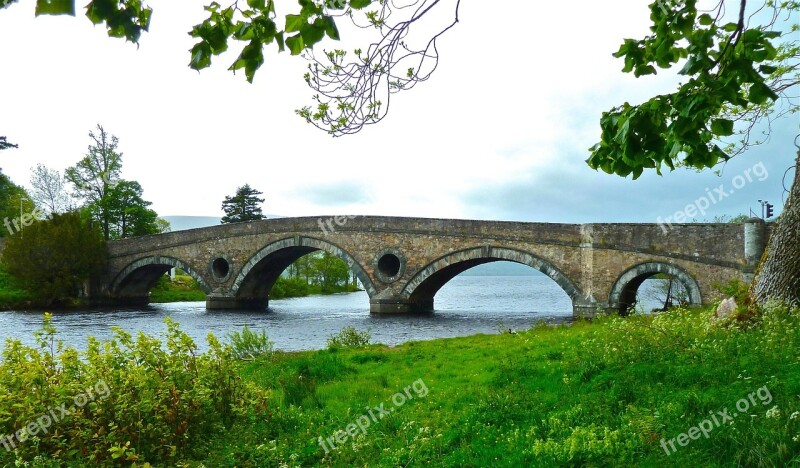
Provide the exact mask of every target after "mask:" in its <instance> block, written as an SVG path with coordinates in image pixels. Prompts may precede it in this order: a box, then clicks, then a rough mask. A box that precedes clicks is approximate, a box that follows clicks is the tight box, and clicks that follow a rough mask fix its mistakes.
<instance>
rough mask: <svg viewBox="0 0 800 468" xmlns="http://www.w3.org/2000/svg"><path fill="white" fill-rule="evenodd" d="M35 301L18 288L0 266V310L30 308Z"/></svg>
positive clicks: (27, 293)
mask: <svg viewBox="0 0 800 468" xmlns="http://www.w3.org/2000/svg"><path fill="white" fill-rule="evenodd" d="M35 301H36V296H35V295H34V294H33V293H31V292H29V291H27V290H25V289H24V288H22V287H20V285H19V284H17V282H15V281H14V279H13V278H12V277H11V276H10V275H9V274H8V272H6V269H5V267H4V266H3V265H2V264H0V310H8V309H17V308H22V307H26V306H30V305H31V304H33V303H35Z"/></svg>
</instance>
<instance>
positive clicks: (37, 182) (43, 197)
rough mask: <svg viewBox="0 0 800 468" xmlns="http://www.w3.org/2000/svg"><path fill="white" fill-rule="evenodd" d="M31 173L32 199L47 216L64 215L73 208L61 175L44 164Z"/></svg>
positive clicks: (38, 165) (37, 166)
mask: <svg viewBox="0 0 800 468" xmlns="http://www.w3.org/2000/svg"><path fill="white" fill-rule="evenodd" d="M31 172H32V174H31V187H33V191H32V192H31V198H32V199H33V201H34V202H36V204H37V205H38V206H39V207H41V208H42V209H43V210H44V211H45V212H46V213H47V214H53V213H64V212H66V211H68V210H69V209H70V208H71V206H70V199H69V194H68V193H67V190H66V187H64V178H63V177H62V176H61V173H59V172H58V171H57V170H55V169H50V168H48V167H46V166H44V165H43V164H37V165H36V167H35V168H33V169H31Z"/></svg>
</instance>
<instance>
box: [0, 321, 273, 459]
mask: <svg viewBox="0 0 800 468" xmlns="http://www.w3.org/2000/svg"><path fill="white" fill-rule="evenodd" d="M165 322H166V325H167V334H166V342H165V343H164V344H163V345H162V343H161V341H159V340H157V339H154V338H150V337H147V336H145V335H144V334H143V333H140V334H139V335H138V337H137V338H136V339H134V338H133V337H132V336H131V335H130V334H128V333H126V332H124V331H123V330H121V329H119V328H116V327H115V328H114V337H113V338H112V339H111V340H110V341H107V342H100V341H98V340H96V339H94V338H92V337H90V338H89V343H88V346H87V351H85V352H78V351H76V350H75V349H74V348H71V347H65V346H64V345H63V343H62V342H61V341H60V340H58V339H56V335H55V328H54V327H53V326H52V324H51V322H50V315H49V314H45V319H44V326H43V330H42V332H39V333H37V342H38V348H37V347H28V346H25V345H23V344H22V343H21V342H20V341H18V340H9V341H8V342H7V343H6V346H5V348H4V350H3V360H2V361H0V395H2V397H0V437H3V440H5V441H7V443H9V444H11V443H13V445H14V447H12V449H14V451H13V452H11V451H6V450H0V465H2V466H9V465H12V464H17V465H20V464H22V465H27V463H29V462H33V461H34V460H36V459H37V457H39V459H41V458H42V457H44V458H45V459H49V460H51V461H52V462H53V463H54V464H57V465H60V466H64V465H75V464H80V465H87V464H88V465H104V466H106V465H111V464H113V463H114V462H115V461H116V462H117V463H119V462H124V463H126V464H127V463H131V462H136V463H144V462H155V463H158V464H164V465H170V464H174V463H175V462H176V461H177V460H180V459H182V458H190V457H192V456H199V455H201V454H203V453H204V452H203V450H204V445H205V443H206V442H207V441H208V440H209V439H210V438H211V437H212V436H213V435H214V434H218V433H220V432H222V431H223V430H224V429H225V428H228V427H230V426H231V425H232V424H233V422H235V420H237V419H238V418H239V417H241V415H243V414H261V412H262V411H263V409H264V408H265V405H264V397H263V395H262V393H261V392H260V391H259V390H257V389H255V387H254V386H252V385H251V384H245V383H243V382H242V380H241V379H240V377H239V375H238V373H237V370H236V367H235V363H234V361H233V359H232V355H231V349H230V347H228V346H223V345H221V344H220V343H219V341H217V339H216V338H215V337H214V336H213V335H211V334H209V336H208V345H209V350H208V351H207V352H206V353H197V346H196V345H195V343H194V341H192V339H191V338H190V337H189V336H188V335H186V334H185V333H183V332H182V331H181V330H180V328H179V326H178V324H177V323H175V322H173V321H172V320H170V319H169V318H167V319H166V320H165ZM59 408H62V409H66V412H64V411H61V410H59ZM53 415H55V416H56V417H54V418H51V417H49V416H53ZM45 416H48V418H47V419H49V421H46V419H45ZM45 421H46V422H47V423H48V426H47V430H46V431H43V430H42V428H43V427H44V425H45V424H44V422H45ZM37 423H39V425H38V426H37ZM9 434H11V435H13V436H12V438H11V439H7V438H6V435H9Z"/></svg>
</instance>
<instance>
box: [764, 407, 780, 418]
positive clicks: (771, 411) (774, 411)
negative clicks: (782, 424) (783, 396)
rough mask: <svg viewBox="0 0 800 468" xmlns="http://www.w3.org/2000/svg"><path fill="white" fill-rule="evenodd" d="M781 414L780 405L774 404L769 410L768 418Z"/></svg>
mask: <svg viewBox="0 0 800 468" xmlns="http://www.w3.org/2000/svg"><path fill="white" fill-rule="evenodd" d="M780 415H781V410H779V409H778V405H775V406H773V407H772V408H770V409H768V410H767V414H766V416H767V418H768V419H769V418H778V417H780Z"/></svg>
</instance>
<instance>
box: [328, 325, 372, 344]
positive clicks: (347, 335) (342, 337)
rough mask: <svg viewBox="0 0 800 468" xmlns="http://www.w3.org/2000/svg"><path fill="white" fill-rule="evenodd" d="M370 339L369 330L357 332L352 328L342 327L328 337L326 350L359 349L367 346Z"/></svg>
mask: <svg viewBox="0 0 800 468" xmlns="http://www.w3.org/2000/svg"><path fill="white" fill-rule="evenodd" d="M371 339H372V332H371V331H370V330H362V331H358V330H356V329H355V328H354V327H350V326H348V327H344V328H342V329H341V330H339V332H338V333H336V334H334V335H331V336H330V337H328V349H335V348H360V347H363V346H367V345H368V344H369V341H370V340H371Z"/></svg>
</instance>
